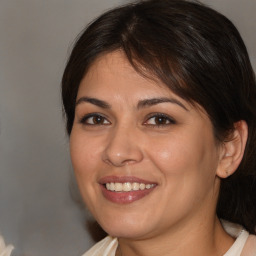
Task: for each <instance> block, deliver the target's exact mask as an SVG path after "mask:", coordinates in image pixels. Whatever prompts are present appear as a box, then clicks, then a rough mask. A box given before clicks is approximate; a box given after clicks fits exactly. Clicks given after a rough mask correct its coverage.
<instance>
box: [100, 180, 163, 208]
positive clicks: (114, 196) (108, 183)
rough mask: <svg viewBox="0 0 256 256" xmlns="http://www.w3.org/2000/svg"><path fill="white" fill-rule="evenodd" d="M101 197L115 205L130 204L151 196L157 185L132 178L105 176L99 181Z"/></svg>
mask: <svg viewBox="0 0 256 256" xmlns="http://www.w3.org/2000/svg"><path fill="white" fill-rule="evenodd" d="M99 185H100V187H101V191H102V195H103V196H104V197H105V198H106V199H107V200H108V201H111V202H113V203H116V204H130V203H132V202H135V201H137V200H140V199H142V198H144V197H145V196H147V195H149V194H151V193H152V192H153V191H154V190H155V188H156V187H157V186H158V184H157V183H155V182H152V181H148V180H143V179H140V178H137V177H134V176H122V177H118V176H107V177H104V178H102V179H100V180H99Z"/></svg>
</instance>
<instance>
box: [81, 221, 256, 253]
mask: <svg viewBox="0 0 256 256" xmlns="http://www.w3.org/2000/svg"><path fill="white" fill-rule="evenodd" d="M222 224H223V227H224V229H225V230H226V232H227V233H228V234H230V235H231V236H232V237H234V238H236V240H235V242H234V244H233V245H232V246H231V247H230V248H229V250H228V251H227V252H226V253H225V254H224V255H223V256H256V236H253V235H249V233H248V232H247V231H246V230H244V229H243V228H242V227H241V226H239V225H236V224H233V223H229V222H226V221H222ZM117 246H118V240H117V238H113V237H110V236H107V237H106V238H104V239H103V240H101V241H100V242H98V243H97V244H95V245H94V246H93V247H92V248H91V249H90V250H89V251H87V252H86V253H85V254H83V255H82V256H115V253H116V249H117Z"/></svg>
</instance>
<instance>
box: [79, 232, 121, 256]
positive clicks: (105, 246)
mask: <svg viewBox="0 0 256 256" xmlns="http://www.w3.org/2000/svg"><path fill="white" fill-rule="evenodd" d="M117 245H118V242H117V238H113V237H110V236H107V237H105V238H104V239H103V240H101V241H100V242H98V243H97V244H95V245H94V246H93V247H92V248H91V249H89V250H88V251H87V252H86V253H85V254H83V255H82V256H102V255H106V256H112V255H113V256H114V255H115V251H116V248H117Z"/></svg>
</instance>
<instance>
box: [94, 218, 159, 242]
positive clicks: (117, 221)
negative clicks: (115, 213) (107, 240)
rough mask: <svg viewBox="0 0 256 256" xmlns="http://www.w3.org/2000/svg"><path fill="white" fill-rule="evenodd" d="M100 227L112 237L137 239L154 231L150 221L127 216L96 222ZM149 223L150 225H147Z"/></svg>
mask: <svg viewBox="0 0 256 256" xmlns="http://www.w3.org/2000/svg"><path fill="white" fill-rule="evenodd" d="M98 222H99V224H100V225H101V227H102V228H103V229H104V230H105V232H107V233H108V234H109V235H110V236H112V237H118V238H127V239H137V238H143V237H146V236H147V234H149V233H151V230H155V228H153V227H152V226H154V225H152V224H153V223H152V220H151V221H146V219H145V218H143V216H140V217H139V216H137V217H135V218H131V217H130V216H128V217H127V218H125V217H124V216H122V217H112V218H106V219H105V220H102V219H101V220H99V221H98ZM149 223H150V225H149Z"/></svg>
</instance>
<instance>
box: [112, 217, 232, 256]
mask: <svg viewBox="0 0 256 256" xmlns="http://www.w3.org/2000/svg"><path fill="white" fill-rule="evenodd" d="M205 223H207V221H205V220H203V221H201V222H200V223H199V224H197V225H186V226H185V227H186V228H182V227H181V226H177V227H176V228H175V231H174V230H168V231H167V232H165V233H164V234H161V235H156V236H152V237H148V238H145V239H140V240H130V239H124V238H120V239H119V246H118V249H117V252H116V256H153V255H154V256H156V255H161V256H167V255H168V256H173V255H175V256H184V255H190V256H194V255H196V256H205V255H207V256H217V255H218V256H219V255H224V254H225V253H226V251H227V250H228V249H229V248H230V247H231V245H232V244H233V242H234V239H233V238H232V237H230V236H229V235H228V234H227V233H226V232H225V230H224V229H223V228H222V226H221V223H220V221H219V220H218V219H217V217H215V218H214V220H213V221H212V225H206V224H205ZM208 224H209V223H208ZM183 227H184V226H183Z"/></svg>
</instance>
